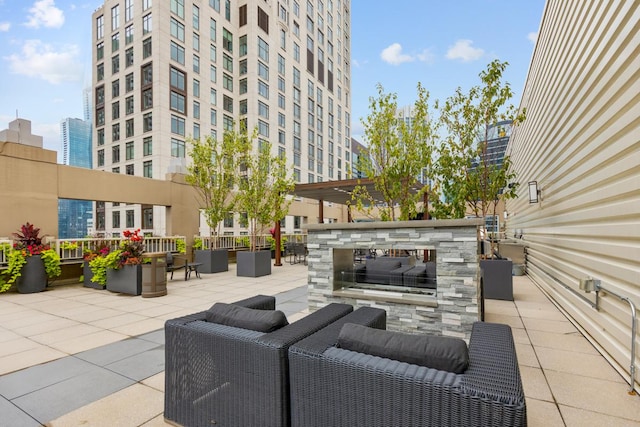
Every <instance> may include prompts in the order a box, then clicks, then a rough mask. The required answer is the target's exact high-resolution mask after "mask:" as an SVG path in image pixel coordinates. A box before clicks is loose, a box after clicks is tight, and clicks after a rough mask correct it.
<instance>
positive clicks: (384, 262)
mask: <svg viewBox="0 0 640 427" xmlns="http://www.w3.org/2000/svg"><path fill="white" fill-rule="evenodd" d="M400 264H401V263H400V261H398V260H393V259H375V260H368V261H367V272H369V273H381V272H383V273H388V272H389V271H391V270H393V269H395V268H398V267H400Z"/></svg>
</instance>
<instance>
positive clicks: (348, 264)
mask: <svg viewBox="0 0 640 427" xmlns="http://www.w3.org/2000/svg"><path fill="white" fill-rule="evenodd" d="M333 269H334V280H333V283H334V290H351V291H360V292H362V293H365V294H376V293H379V294H381V295H390V296H403V295H407V294H408V295H435V294H436V292H437V273H436V251H435V250H434V249H428V248H421V249H416V248H412V249H398V248H367V249H362V248H353V249H334V250H333Z"/></svg>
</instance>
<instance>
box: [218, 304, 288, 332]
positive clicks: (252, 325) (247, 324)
mask: <svg viewBox="0 0 640 427" xmlns="http://www.w3.org/2000/svg"><path fill="white" fill-rule="evenodd" d="M206 319H207V322H212V323H218V324H220V325H226V326H234V327H236V328H243V329H249V330H252V331H258V332H273V331H275V330H277V329H280V328H281V327H283V326H286V325H288V324H289V322H288V321H287V317H286V316H285V315H284V313H283V312H282V311H280V310H257V309H254V308H246V307H241V306H238V305H234V304H225V303H221V302H218V303H215V304H214V305H213V306H212V307H211V308H210V309H209V310H207V314H206Z"/></svg>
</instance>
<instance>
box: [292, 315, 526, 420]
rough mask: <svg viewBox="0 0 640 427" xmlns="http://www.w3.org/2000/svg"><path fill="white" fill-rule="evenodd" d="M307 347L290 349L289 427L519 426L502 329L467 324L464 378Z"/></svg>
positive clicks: (518, 397) (508, 340) (521, 405)
mask: <svg viewBox="0 0 640 427" xmlns="http://www.w3.org/2000/svg"><path fill="white" fill-rule="evenodd" d="M332 326H333V325H332ZM322 332H324V331H322ZM322 332H320V333H322ZM311 339H313V336H312V337H310V338H308V339H307V340H303V341H301V342H300V343H299V344H297V345H295V346H293V347H292V348H291V349H290V356H289V359H290V378H291V410H292V415H291V420H292V425H293V426H301V427H302V426H304V427H313V426H318V427H320V426H322V427H331V426H335V427H338V426H350V427H357V426H361V427H376V426H377V427H390V426H398V427H411V426H434V427H435V426H438V427H440V426H465V427H467V426H483V427H484V426H526V424H527V414H526V406H525V399H524V393H523V390H522V382H521V379H520V373H519V369H518V363H517V359H516V353H515V346H514V344H513V337H512V334H511V329H510V328H509V327H508V326H506V325H498V324H490V323H480V322H478V323H476V324H474V326H473V330H472V334H471V339H470V344H469V357H470V366H469V369H468V370H467V371H466V372H465V373H464V374H453V373H450V372H444V371H439V370H436V369H431V368H427V367H422V366H416V365H411V364H408V363H403V362H398V361H394V360H389V359H383V358H380V357H375V356H371V355H367V354H362V353H356V352H352V351H348V350H343V349H339V348H335V347H326V345H315V346H314V345H312V344H310V343H309V342H308V341H309V340H311ZM325 344H326V340H325Z"/></svg>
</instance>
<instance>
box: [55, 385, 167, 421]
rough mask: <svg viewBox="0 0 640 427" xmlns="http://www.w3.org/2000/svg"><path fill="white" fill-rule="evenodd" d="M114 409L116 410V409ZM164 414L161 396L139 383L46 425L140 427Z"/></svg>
mask: <svg viewBox="0 0 640 427" xmlns="http://www.w3.org/2000/svg"><path fill="white" fill-rule="evenodd" d="M116 408H117V409H116ZM163 411H164V394H163V393H162V392H160V391H158V390H155V389H153V388H151V387H147V386H144V385H142V384H134V385H132V386H130V387H127V388H125V389H124V390H122V391H120V392H119V393H115V394H112V395H109V396H106V397H104V398H103V399H100V400H98V401H96V402H93V403H90V404H89V405H87V406H84V407H82V408H80V409H78V410H75V411H73V412H71V413H67V414H66V415H63V416H60V417H59V418H57V419H54V420H53V421H50V422H49V423H48V425H49V426H50V427H69V426H83V425H90V426H92V427H131V426H140V425H143V424H144V423H146V422H149V421H151V420H152V419H154V418H157V417H158V416H159V415H161V414H162V412H163Z"/></svg>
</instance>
